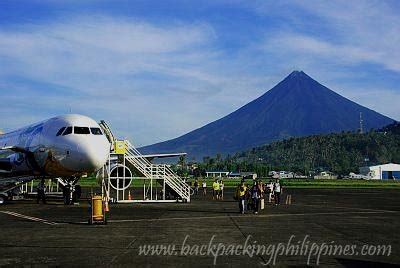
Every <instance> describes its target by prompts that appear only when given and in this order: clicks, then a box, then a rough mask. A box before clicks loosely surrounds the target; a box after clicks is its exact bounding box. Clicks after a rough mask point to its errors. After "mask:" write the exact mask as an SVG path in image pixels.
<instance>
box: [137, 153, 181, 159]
mask: <svg viewBox="0 0 400 268" xmlns="http://www.w3.org/2000/svg"><path fill="white" fill-rule="evenodd" d="M181 155H187V153H172V154H145V155H143V157H145V158H147V159H149V158H151V159H153V158H166V157H176V156H181Z"/></svg>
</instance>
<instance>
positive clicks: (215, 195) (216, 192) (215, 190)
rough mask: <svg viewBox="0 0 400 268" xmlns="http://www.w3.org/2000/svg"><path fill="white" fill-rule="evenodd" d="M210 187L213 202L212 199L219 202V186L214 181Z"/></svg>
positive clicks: (216, 181)
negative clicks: (211, 188)
mask: <svg viewBox="0 0 400 268" xmlns="http://www.w3.org/2000/svg"><path fill="white" fill-rule="evenodd" d="M212 187H213V200H214V199H216V200H219V190H220V185H219V182H218V180H215V181H214V183H213V185H212Z"/></svg>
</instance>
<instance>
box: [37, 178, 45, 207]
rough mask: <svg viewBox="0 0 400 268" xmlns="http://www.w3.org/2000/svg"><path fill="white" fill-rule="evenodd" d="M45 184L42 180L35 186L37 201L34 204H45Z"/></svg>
mask: <svg viewBox="0 0 400 268" xmlns="http://www.w3.org/2000/svg"><path fill="white" fill-rule="evenodd" d="M45 191H46V184H45V182H44V179H43V178H42V179H41V180H40V182H39V184H38V185H37V199H36V203H38V204H39V201H40V200H42V202H43V204H46V194H45Z"/></svg>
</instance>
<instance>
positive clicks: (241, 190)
mask: <svg viewBox="0 0 400 268" xmlns="http://www.w3.org/2000/svg"><path fill="white" fill-rule="evenodd" d="M246 193H247V187H246V185H245V184H244V182H243V181H242V182H241V183H240V184H239V185H238V187H237V189H236V196H237V199H238V201H239V211H240V213H241V214H244V210H245V204H244V200H245V199H246Z"/></svg>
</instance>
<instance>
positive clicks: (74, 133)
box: [0, 114, 110, 203]
mask: <svg viewBox="0 0 400 268" xmlns="http://www.w3.org/2000/svg"><path fill="white" fill-rule="evenodd" d="M109 153H110V142H109V140H108V139H107V137H106V136H105V134H104V133H103V131H102V129H101V127H100V126H99V124H98V123H97V122H96V121H95V120H93V119H91V118H89V117H87V116H83V115H78V114H68V115H62V116H57V117H54V118H51V119H48V120H45V121H42V122H39V123H36V124H33V125H29V126H27V127H23V128H21V129H18V130H15V131H12V132H9V133H6V134H1V135H0V203H3V202H4V201H5V200H6V199H7V198H8V196H10V195H11V191H12V190H13V189H15V188H17V187H18V186H19V185H21V184H23V183H26V182H28V181H31V180H33V179H35V178H61V180H62V181H63V182H64V183H63V184H64V186H67V187H66V191H64V192H66V193H65V196H64V197H68V196H69V194H70V192H68V191H73V190H74V187H73V186H74V185H75V184H76V182H77V181H78V180H79V178H80V177H81V176H83V175H86V174H89V173H92V172H96V171H98V170H99V169H100V168H102V167H103V166H104V165H105V163H106V161H107V158H108V156H109ZM70 201H71V200H68V201H66V202H70Z"/></svg>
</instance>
